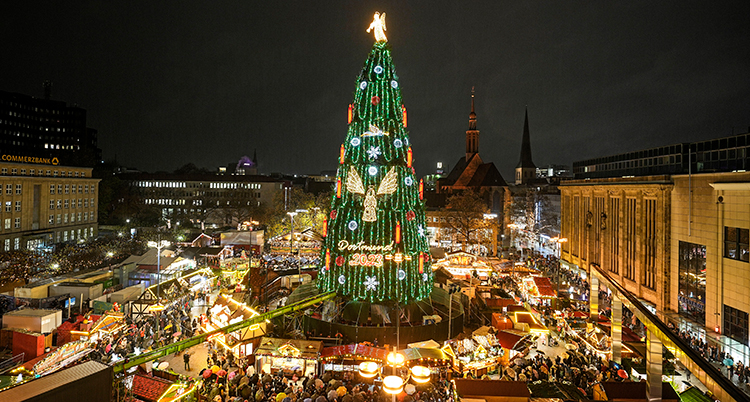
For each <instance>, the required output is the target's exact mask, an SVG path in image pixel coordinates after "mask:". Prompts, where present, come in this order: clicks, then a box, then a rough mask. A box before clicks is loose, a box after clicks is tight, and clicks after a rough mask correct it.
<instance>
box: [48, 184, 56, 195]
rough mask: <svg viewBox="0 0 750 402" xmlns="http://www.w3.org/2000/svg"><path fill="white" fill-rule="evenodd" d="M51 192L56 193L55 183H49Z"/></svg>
mask: <svg viewBox="0 0 750 402" xmlns="http://www.w3.org/2000/svg"><path fill="white" fill-rule="evenodd" d="M49 193H50V194H54V193H55V185H54V184H50V185H49Z"/></svg>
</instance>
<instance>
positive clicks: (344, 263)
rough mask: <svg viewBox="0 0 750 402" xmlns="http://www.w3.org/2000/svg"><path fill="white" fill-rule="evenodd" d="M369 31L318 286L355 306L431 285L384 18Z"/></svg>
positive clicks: (402, 298)
mask: <svg viewBox="0 0 750 402" xmlns="http://www.w3.org/2000/svg"><path fill="white" fill-rule="evenodd" d="M371 29H374V31H375V38H376V42H375V44H374V45H373V47H372V50H371V51H370V54H369V56H368V58H367V61H365V64H364V67H363V68H362V71H361V73H360V74H359V77H358V78H357V82H356V89H355V93H354V101H353V102H352V104H351V105H349V108H348V113H347V118H348V124H349V129H348V133H347V136H346V140H345V141H344V143H343V144H342V145H341V148H340V151H339V168H338V172H337V174H336V189H335V193H334V195H333V197H332V200H331V213H330V215H329V216H328V217H327V219H326V223H325V225H324V233H323V235H324V242H323V248H322V250H321V253H322V258H321V261H322V262H323V266H322V267H321V269H320V272H319V276H318V281H317V283H318V287H319V288H320V289H321V290H322V291H336V292H338V293H339V294H340V295H343V296H348V297H351V298H353V299H356V300H368V301H372V302H382V301H397V302H399V303H406V302H409V301H414V300H421V299H423V298H425V297H427V296H428V295H429V294H430V292H431V291H432V286H433V285H432V282H433V278H432V269H431V268H430V254H429V247H428V244H427V237H426V233H425V228H426V225H425V213H424V202H423V201H422V198H423V191H424V184H423V182H422V181H421V180H418V179H417V178H416V175H415V172H414V168H413V166H412V161H413V159H412V158H413V156H412V149H411V144H410V142H409V136H408V133H407V131H406V127H407V115H406V107H405V106H404V104H403V101H402V99H401V87H400V84H399V79H398V75H396V70H395V68H394V66H393V60H392V58H391V49H390V46H389V44H388V40H387V38H386V37H385V33H384V31H385V14H383V15H382V16H379V15H378V14H376V16H375V19H374V21H373V23H372V24H371V25H370V29H368V32H369V31H370V30H371Z"/></svg>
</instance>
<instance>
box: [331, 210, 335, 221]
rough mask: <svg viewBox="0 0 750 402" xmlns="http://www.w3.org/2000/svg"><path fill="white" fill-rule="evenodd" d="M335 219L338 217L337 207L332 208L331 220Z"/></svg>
mask: <svg viewBox="0 0 750 402" xmlns="http://www.w3.org/2000/svg"><path fill="white" fill-rule="evenodd" d="M333 219H336V210H335V209H332V210H331V220H333Z"/></svg>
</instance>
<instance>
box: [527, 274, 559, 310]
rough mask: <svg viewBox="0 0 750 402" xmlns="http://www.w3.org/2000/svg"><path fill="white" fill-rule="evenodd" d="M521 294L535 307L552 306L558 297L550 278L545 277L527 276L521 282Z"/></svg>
mask: <svg viewBox="0 0 750 402" xmlns="http://www.w3.org/2000/svg"><path fill="white" fill-rule="evenodd" d="M521 292H522V293H523V295H524V296H525V298H526V299H527V300H528V301H529V303H530V304H532V305H535V306H539V305H541V306H550V305H551V304H552V300H553V299H555V298H556V297H557V291H556V290H555V288H554V287H553V286H552V283H551V282H550V281H549V278H545V277H543V276H527V277H525V278H523V279H522V280H521Z"/></svg>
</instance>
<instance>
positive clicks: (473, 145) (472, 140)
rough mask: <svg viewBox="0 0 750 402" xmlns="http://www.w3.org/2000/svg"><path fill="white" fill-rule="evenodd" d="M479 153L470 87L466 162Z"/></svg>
mask: <svg viewBox="0 0 750 402" xmlns="http://www.w3.org/2000/svg"><path fill="white" fill-rule="evenodd" d="M478 153H479V130H477V114H476V113H474V87H472V88H471V113H469V129H468V130H466V162H468V161H469V160H471V157H472V156H474V155H475V154H478Z"/></svg>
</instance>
